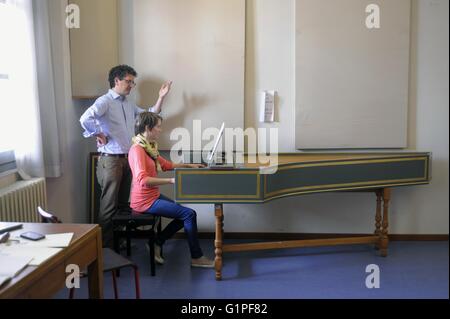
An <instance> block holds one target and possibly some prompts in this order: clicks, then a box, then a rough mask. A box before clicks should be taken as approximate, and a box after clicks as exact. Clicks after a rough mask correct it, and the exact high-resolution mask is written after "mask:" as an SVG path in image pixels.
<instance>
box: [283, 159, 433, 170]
mask: <svg viewBox="0 0 450 319" xmlns="http://www.w3.org/2000/svg"><path fill="white" fill-rule="evenodd" d="M418 160H425V172H426V171H427V168H428V165H427V164H428V157H427V156H421V157H402V158H391V159H386V158H384V159H367V160H345V161H340V160H335V161H323V162H315V163H305V164H299V163H288V164H281V165H279V166H278V171H283V170H286V169H291V168H299V167H314V166H337V165H352V164H367V163H392V162H403V161H418Z"/></svg>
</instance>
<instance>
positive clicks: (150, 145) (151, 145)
mask: <svg viewBox="0 0 450 319" xmlns="http://www.w3.org/2000/svg"><path fill="white" fill-rule="evenodd" d="M133 143H134V144H137V145H139V146H141V147H142V148H143V149H144V150H145V151H146V152H147V154H148V155H150V157H151V158H152V159H153V160H154V161H155V163H156V170H157V171H158V172H162V168H161V164H159V161H158V156H159V152H158V143H156V142H149V141H147V139H146V138H145V137H144V136H143V135H142V134H138V135H136V136H135V137H133Z"/></svg>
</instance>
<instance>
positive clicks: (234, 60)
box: [120, 0, 245, 150]
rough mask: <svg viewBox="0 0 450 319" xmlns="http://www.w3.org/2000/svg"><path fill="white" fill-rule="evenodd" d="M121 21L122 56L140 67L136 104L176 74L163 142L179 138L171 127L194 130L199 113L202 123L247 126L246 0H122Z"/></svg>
mask: <svg viewBox="0 0 450 319" xmlns="http://www.w3.org/2000/svg"><path fill="white" fill-rule="evenodd" d="M122 9H123V10H122ZM131 10H132V12H133V14H130V12H131ZM130 19H132V21H129V20H130ZM120 21H121V28H120V30H121V31H120V34H121V39H120V46H121V53H120V56H121V58H122V59H123V61H124V62H126V63H130V64H133V65H134V67H135V68H136V71H137V72H138V73H139V77H138V80H137V82H138V86H137V88H136V100H137V102H138V105H142V106H147V105H151V104H153V103H155V101H156V99H157V97H158V90H159V87H160V86H161V84H162V83H163V82H164V81H167V80H172V81H173V86H172V91H171V93H170V94H169V96H168V97H167V99H166V100H165V104H164V109H163V113H162V115H163V116H164V118H165V120H164V130H165V132H166V133H165V134H162V136H161V137H162V138H161V143H160V148H162V149H169V148H170V147H171V145H173V144H175V143H176V141H170V140H169V136H170V134H169V133H170V131H171V130H172V129H174V128H177V127H184V128H186V129H188V130H189V132H190V133H191V134H192V133H193V120H196V119H199V120H202V129H205V128H206V127H217V128H220V125H221V123H222V121H224V122H225V123H226V126H227V127H241V128H242V127H243V125H244V62H245V57H244V56H245V1H242V0H227V1H223V0H189V1H186V0H165V1H161V0H135V1H132V2H131V1H130V2H129V3H128V2H123V3H122V4H121V19H120ZM130 24H132V26H130ZM127 30H128V31H129V32H127ZM128 50H129V52H126V51H128ZM123 51H125V52H123ZM208 142H209V139H208V140H206V141H204V142H203V145H205V144H206V143H208ZM191 149H197V150H198V149H199V147H198V146H195V145H192V142H191Z"/></svg>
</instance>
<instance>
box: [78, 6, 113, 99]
mask: <svg viewBox="0 0 450 319" xmlns="http://www.w3.org/2000/svg"><path fill="white" fill-rule="evenodd" d="M70 3H74V4H77V5H78V6H79V8H80V28H79V29H75V28H74V29H70V55H71V72H72V96H74V97H95V96H99V95H103V94H105V92H106V91H107V90H108V89H109V84H108V72H109V70H110V69H111V67H113V66H114V65H116V64H117V63H118V36H117V25H118V23H117V0H71V1H70Z"/></svg>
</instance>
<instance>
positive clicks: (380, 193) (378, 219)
mask: <svg viewBox="0 0 450 319" xmlns="http://www.w3.org/2000/svg"><path fill="white" fill-rule="evenodd" d="M375 195H376V196H377V210H376V212H375V232H374V233H375V235H377V236H378V237H379V238H380V240H379V241H378V242H377V243H376V244H375V249H380V241H381V198H382V196H383V191H382V190H381V189H377V190H376V191H375Z"/></svg>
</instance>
